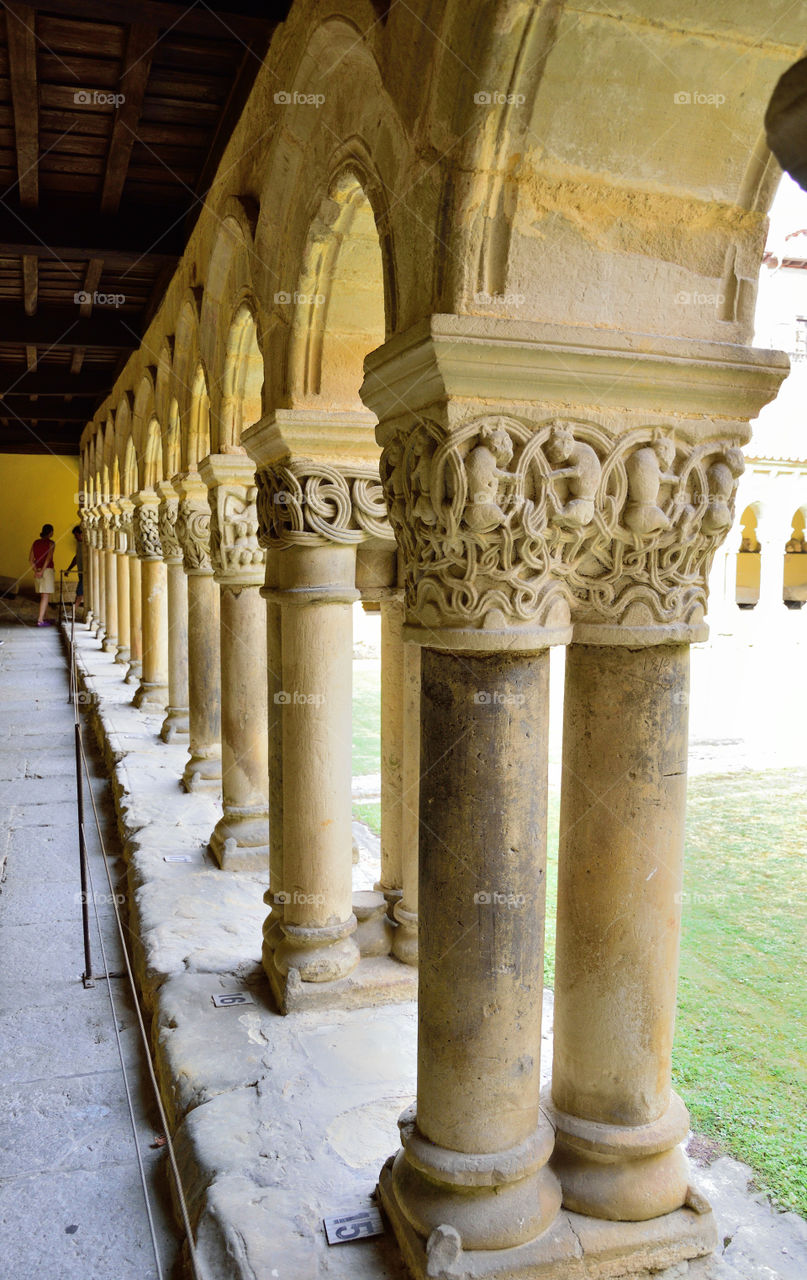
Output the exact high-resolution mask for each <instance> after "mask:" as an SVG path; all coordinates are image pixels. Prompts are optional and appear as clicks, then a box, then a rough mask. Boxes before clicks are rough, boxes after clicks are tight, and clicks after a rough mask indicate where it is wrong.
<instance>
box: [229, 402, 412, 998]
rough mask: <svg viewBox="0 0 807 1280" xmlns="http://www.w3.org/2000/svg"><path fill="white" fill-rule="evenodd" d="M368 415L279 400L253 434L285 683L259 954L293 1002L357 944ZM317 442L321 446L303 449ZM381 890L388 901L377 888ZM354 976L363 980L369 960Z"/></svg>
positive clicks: (369, 527)
mask: <svg viewBox="0 0 807 1280" xmlns="http://www.w3.org/2000/svg"><path fill="white" fill-rule="evenodd" d="M335 417H336V415H335ZM346 417H347V415H345V418H346ZM367 426H368V422H367V415H364V414H361V415H355V418H354V417H352V416H351V419H350V421H347V422H346V421H344V420H343V418H342V415H340V416H339V421H338V422H336V421H332V420H329V419H328V418H327V415H316V416H312V415H309V414H306V413H304V412H302V411H301V412H297V411H278V412H277V413H275V414H273V415H272V416H271V417H270V418H269V419H266V420H264V421H263V422H261V423H258V424H256V425H255V426H254V427H252V428H250V430H249V431H248V432H246V433H245V435H244V444H245V446H246V447H247V449H248V450H249V452H250V455H251V456H252V457H253V458H254V459H255V461H256V462H257V464H258V468H259V470H258V477H257V479H258V486H259V489H258V516H259V521H260V537H261V542H262V544H263V545H264V546H265V547H267V549H268V551H269V552H270V556H269V566H268V568H267V586H266V588H265V589H264V595H265V596H266V597H267V599H268V600H269V603H270V615H269V629H268V634H269V661H270V665H274V666H275V667H276V665H277V656H278V655H277V640H278V635H277V629H278V621H279V633H280V634H279V640H280V659H281V670H282V675H281V684H280V687H279V688H276V687H275V685H276V674H275V675H273V678H272V689H273V693H272V702H271V703H270V705H269V717H270V722H271V723H274V722H275V719H276V717H277V714H278V709H279V711H280V716H281V725H280V732H281V734H282V786H283V795H282V824H283V825H282V839H281V842H280V843H281V845H282V848H281V849H277V848H276V844H277V840H278V838H277V835H276V831H275V812H276V810H277V809H278V808H280V807H281V806H280V805H279V804H278V802H277V798H275V800H274V802H273V809H272V823H271V826H270V842H271V869H270V875H271V882H270V892H269V895H268V897H267V901H268V902H269V904H270V905H271V906H272V907H273V911H272V915H271V916H270V918H269V920H268V921H267V925H266V928H265V930H264V949H263V958H264V966H265V968H266V972H267V976H268V977H269V980H270V983H271V985H272V987H273V990H274V992H275V995H276V998H277V999H278V1002H279V1003H280V1006H281V1008H283V1009H284V1010H286V1009H288V1008H290V1007H304V1005H305V1001H306V1000H309V999H312V1000H319V1001H321V1000H322V999H327V998H331V997H329V995H328V992H327V991H324V990H322V989H323V988H325V986H326V984H333V987H334V991H333V996H332V998H333V999H334V1000H336V1001H338V999H339V996H340V993H341V992H343V991H345V990H346V988H345V987H344V986H339V985H338V984H339V983H340V982H341V981H342V980H343V979H345V978H347V977H348V975H352V974H353V971H354V970H356V966H357V965H358V962H359V955H360V953H359V947H358V945H357V942H356V939H355V937H354V934H355V931H356V917H355V915H354V913H353V906H352V834H351V817H352V803H351V722H352V715H351V685H352V658H353V625H352V605H353V603H354V602H355V601H356V600H357V599H358V598H359V592H358V590H357V588H356V548H357V547H358V546H359V545H361V544H365V543H367V542H368V541H373V540H374V541H375V542H377V543H378V545H379V546H380V547H384V548H386V549H387V551H388V550H389V548H390V547H391V545H392V537H391V534H390V531H389V528H388V526H387V523H386V519H385V510H384V504H383V499H382V497H381V492H380V486H379V483H378V472H377V469H376V466H375V465H374V464H372V463H371V462H370V461H369V458H370V457H372V452H371V450H374V449H375V446H374V443H373V441H372V436H371V435H370V434H369V433H368V432H367ZM351 431H353V432H355V434H351ZM360 432H361V434H360ZM362 437H363V438H362ZM364 440H368V443H369V446H370V447H369V449H368V446H367V444H364ZM312 444H313V445H314V451H315V452H318V453H319V454H320V456H318V457H315V458H311V457H306V456H302V457H296V456H294V455H295V454H296V453H298V452H299V453H300V454H303V455H305V453H307V452H308V449H309V448H310V447H311V445H312ZM345 444H347V445H348V449H349V452H350V456H352V457H353V458H356V457H357V455H358V457H361V456H362V452H365V453H366V454H367V457H368V462H367V464H366V465H362V464H361V463H358V462H357V463H356V464H355V465H352V466H350V467H346V468H340V467H339V466H338V464H337V462H336V460H335V456H334V454H338V452H339V446H340V445H341V446H343V445H345ZM326 448H327V449H328V453H327V456H324V450H325V449H326ZM273 609H274V610H276V611H277V612H272V610H273ZM273 754H274V752H273ZM281 875H282V881H281V882H278V877H280V876H281ZM379 902H380V905H381V909H382V910H383V905H384V904H383V899H381V898H380V895H379ZM281 911H282V916H281ZM387 963H389V962H388V961H387ZM395 967H397V966H395ZM351 982H355V983H358V984H360V983H361V976H360V974H357V975H356V977H355V979H354V978H352V977H351ZM318 989H319V990H318ZM353 990H354V991H355V990H357V987H355V986H354V988H353Z"/></svg>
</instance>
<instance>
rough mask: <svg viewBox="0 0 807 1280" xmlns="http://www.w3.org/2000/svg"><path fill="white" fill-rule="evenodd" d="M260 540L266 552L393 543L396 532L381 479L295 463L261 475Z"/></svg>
mask: <svg viewBox="0 0 807 1280" xmlns="http://www.w3.org/2000/svg"><path fill="white" fill-rule="evenodd" d="M257 480H258V516H259V519H260V529H261V534H260V541H261V545H262V546H264V547H289V546H306V545H314V544H316V543H318V542H321V541H322V540H323V539H324V540H326V541H328V542H338V543H344V544H348V545H349V544H355V543H359V542H364V541H365V540H366V539H367V538H376V539H380V540H381V541H383V542H391V541H392V539H393V532H392V529H391V528H390V525H389V522H388V520H387V508H386V504H385V502H384V493H383V490H382V487H381V484H380V483H379V479H378V474H377V472H375V471H374V470H373V468H372V467H356V468H351V469H350V470H349V471H348V470H344V471H343V470H340V469H337V468H336V467H332V466H329V465H328V464H327V463H321V462H310V461H301V462H290V463H288V464H287V465H284V466H278V467H274V468H273V469H272V470H271V471H261V472H259V473H258V477H257Z"/></svg>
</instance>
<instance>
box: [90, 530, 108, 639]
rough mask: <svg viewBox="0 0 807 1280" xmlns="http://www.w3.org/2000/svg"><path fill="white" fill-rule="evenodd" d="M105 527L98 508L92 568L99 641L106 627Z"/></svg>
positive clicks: (94, 611)
mask: <svg viewBox="0 0 807 1280" xmlns="http://www.w3.org/2000/svg"><path fill="white" fill-rule="evenodd" d="M103 541H104V526H103V522H102V516H101V509H100V507H96V508H95V509H94V516H93V546H92V566H93V581H94V582H95V584H96V607H95V609H94V610H93V613H94V615H95V626H94V631H95V637H96V639H98V640H101V639H103V635H104V626H105V621H104V619H105V603H106V574H105V572H104V551H103Z"/></svg>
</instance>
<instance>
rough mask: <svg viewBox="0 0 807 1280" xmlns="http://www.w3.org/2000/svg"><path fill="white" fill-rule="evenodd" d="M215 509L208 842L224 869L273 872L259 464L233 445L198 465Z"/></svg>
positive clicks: (210, 502) (213, 526)
mask: <svg viewBox="0 0 807 1280" xmlns="http://www.w3.org/2000/svg"><path fill="white" fill-rule="evenodd" d="M199 473H200V475H201V477H202V480H203V481H204V482H205V484H206V485H207V488H208V500H209V504H210V511H211V523H210V546H211V554H212V560H213V568H214V570H215V580H216V582H217V583H218V584H219V589H220V592H221V791H222V802H223V806H224V812H223V814H222V817H221V818H220V820H219V822H218V823H217V824H216V827H215V829H214V831H213V833H212V835H211V837H210V850H211V852H212V854H213V856H214V857H215V859H216V861H217V862H218V864H219V866H220V867H224V868H225V869H227V870H231V871H251V870H261V871H262V870H268V867H269V761H268V739H267V705H266V684H267V680H266V642H267V636H266V604H265V602H264V601H263V600H262V599H261V595H260V588H261V586H262V585H263V581H264V576H265V553H264V551H263V550H262V548H261V547H260V546H259V545H258V516H257V512H256V505H255V503H256V497H257V492H258V491H257V488H256V486H255V464H254V462H253V461H252V460H251V458H249V457H248V455H247V452H246V450H245V449H242V448H240V447H239V446H232V447H231V448H230V449H228V450H227V451H226V452H225V453H220V454H212V455H211V456H210V457H207V458H205V459H204V461H203V462H202V463H201V464H200V467H199Z"/></svg>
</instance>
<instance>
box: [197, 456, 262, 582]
mask: <svg viewBox="0 0 807 1280" xmlns="http://www.w3.org/2000/svg"><path fill="white" fill-rule="evenodd" d="M199 474H200V475H201V477H202V479H203V481H204V482H205V484H206V485H207V488H208V502H209V505H210V553H211V559H212V561H213V569H214V575H215V578H216V581H217V582H220V583H223V584H227V585H230V586H235V587H250V586H257V587H260V586H262V585H263V581H264V576H265V563H266V553H265V552H264V550H263V548H262V547H261V546H260V544H259V542H258V513H257V496H258V487H257V485H256V483H255V464H254V462H253V461H252V460H251V458H249V457H248V455H247V452H246V450H245V449H241V448H238V447H235V446H234V447H233V448H231V449H230V450H229V451H228V452H227V453H221V454H211V455H210V456H209V457H207V458H205V459H204V460H203V461H202V463H201V464H200V466H199Z"/></svg>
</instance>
